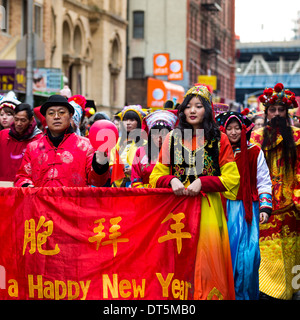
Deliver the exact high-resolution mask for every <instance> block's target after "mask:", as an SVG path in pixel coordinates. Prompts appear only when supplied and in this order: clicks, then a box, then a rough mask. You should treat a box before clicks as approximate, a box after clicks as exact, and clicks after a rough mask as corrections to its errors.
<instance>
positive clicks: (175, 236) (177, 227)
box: [158, 212, 192, 254]
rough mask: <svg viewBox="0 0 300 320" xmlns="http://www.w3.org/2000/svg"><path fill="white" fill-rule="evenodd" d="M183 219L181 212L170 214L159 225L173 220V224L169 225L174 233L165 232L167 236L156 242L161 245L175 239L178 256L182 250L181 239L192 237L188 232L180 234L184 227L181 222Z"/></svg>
mask: <svg viewBox="0 0 300 320" xmlns="http://www.w3.org/2000/svg"><path fill="white" fill-rule="evenodd" d="M184 218H185V214H184V213H183V212H181V213H177V214H173V213H170V214H169V215H168V216H167V217H166V218H165V219H164V220H163V221H162V223H161V224H163V223H165V222H167V221H168V220H170V219H173V220H174V221H175V223H173V224H171V225H170V228H171V229H172V230H174V231H175V232H173V233H172V232H170V231H169V230H168V231H167V234H166V235H164V236H162V237H160V238H158V242H159V243H162V242H165V241H168V240H172V239H176V245H177V252H178V254H180V252H181V249H182V239H183V238H185V239H190V238H191V237H192V236H191V234H190V233H189V232H181V230H182V229H183V228H184V227H185V225H184V224H183V223H182V222H181V220H182V219H184Z"/></svg>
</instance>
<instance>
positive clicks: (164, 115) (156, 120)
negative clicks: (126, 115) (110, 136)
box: [131, 110, 178, 188]
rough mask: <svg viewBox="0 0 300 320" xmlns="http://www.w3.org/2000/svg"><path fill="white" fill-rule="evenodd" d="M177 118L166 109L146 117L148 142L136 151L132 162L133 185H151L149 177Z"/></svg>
mask: <svg viewBox="0 0 300 320" xmlns="http://www.w3.org/2000/svg"><path fill="white" fill-rule="evenodd" d="M177 119H178V118H177V116H176V115H175V114H174V113H172V112H171V111H166V110H157V111H154V112H152V113H150V114H149V115H148V116H147V117H145V118H144V122H145V123H146V126H145V129H146V131H148V143H147V144H146V145H144V146H142V147H139V148H138V149H137V151H136V154H135V157H134V160H133V164H132V172H131V187H133V188H148V187H149V177H150V174H151V172H152V170H153V168H154V166H155V164H156V161H157V159H158V154H159V151H160V149H161V146H162V143H163V141H164V139H165V137H166V135H167V133H168V132H170V131H171V130H173V129H174V126H175V124H176V122H177Z"/></svg>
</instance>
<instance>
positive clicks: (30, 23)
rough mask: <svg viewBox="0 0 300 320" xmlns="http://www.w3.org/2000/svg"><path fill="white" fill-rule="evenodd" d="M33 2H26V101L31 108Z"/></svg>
mask: <svg viewBox="0 0 300 320" xmlns="http://www.w3.org/2000/svg"><path fill="white" fill-rule="evenodd" d="M32 27H33V0H27V46H26V48H27V49H26V62H27V63H26V99H25V102H26V103H28V104H29V105H31V106H32V108H33V93H32V89H33V32H32Z"/></svg>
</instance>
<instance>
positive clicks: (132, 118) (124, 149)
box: [109, 105, 147, 188]
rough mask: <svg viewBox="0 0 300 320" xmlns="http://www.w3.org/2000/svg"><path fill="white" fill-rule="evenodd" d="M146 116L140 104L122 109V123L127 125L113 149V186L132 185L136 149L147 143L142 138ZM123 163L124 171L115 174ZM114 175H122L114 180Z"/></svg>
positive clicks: (111, 156)
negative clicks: (142, 128)
mask: <svg viewBox="0 0 300 320" xmlns="http://www.w3.org/2000/svg"><path fill="white" fill-rule="evenodd" d="M144 116H145V113H144V111H143V110H142V107H141V106H140V105H130V106H126V107H124V109H123V110H122V125H123V126H125V127H124V128H123V130H122V131H121V134H122V135H121V137H120V138H119V139H118V142H117V144H116V146H115V147H114V148H113V149H112V150H111V153H110V161H109V166H110V168H111V171H112V179H111V182H112V184H111V186H112V187H118V188H119V187H130V186H131V167H132V162H133V159H134V156H135V153H136V150H137V149H138V147H140V146H141V145H144V144H146V143H147V141H146V140H144V139H142V135H141V127H142V121H143V118H144ZM120 164H122V169H121V170H122V171H123V172H122V173H121V175H120V173H117V174H115V173H114V170H115V171H119V170H120ZM114 177H117V178H118V177H121V178H120V179H117V180H114V179H115V178H114Z"/></svg>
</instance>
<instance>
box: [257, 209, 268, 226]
mask: <svg viewBox="0 0 300 320" xmlns="http://www.w3.org/2000/svg"><path fill="white" fill-rule="evenodd" d="M268 220H269V215H268V214H267V213H266V212H264V211H262V212H261V213H260V214H259V222H260V223H261V224H264V223H267V222H268Z"/></svg>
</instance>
